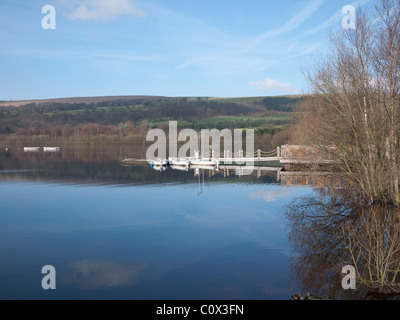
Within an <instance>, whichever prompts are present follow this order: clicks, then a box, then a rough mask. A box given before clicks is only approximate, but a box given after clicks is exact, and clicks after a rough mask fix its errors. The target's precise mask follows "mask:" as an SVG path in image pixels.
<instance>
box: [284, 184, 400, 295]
mask: <svg viewBox="0 0 400 320" xmlns="http://www.w3.org/2000/svg"><path fill="white" fill-rule="evenodd" d="M355 199H356V200H355ZM397 215H398V213H397V212H395V211H394V210H392V209H390V208H387V207H382V206H380V205H373V204H368V203H365V202H363V201H362V199H361V197H360V196H359V195H358V194H356V193H355V192H354V190H351V189H342V190H333V189H323V190H320V192H319V194H314V195H310V196H307V197H303V198H299V199H296V200H294V201H293V202H292V204H291V205H290V206H289V208H288V210H287V213H286V216H287V218H288V221H289V237H290V241H291V242H292V245H293V248H294V253H295V255H294V258H293V260H292V264H291V274H292V279H291V281H292V282H293V284H294V286H295V287H297V288H299V289H300V290H302V292H312V293H314V294H316V295H319V296H329V297H331V298H333V299H365V298H395V297H397V296H396V294H398V293H399V292H400V274H399V273H400V223H399V220H398V216H397ZM346 265H352V266H354V267H356V271H357V272H356V273H357V290H356V291H352V290H348V291H346V290H344V289H343V288H342V279H343V276H344V275H342V274H341V270H342V267H344V266H346Z"/></svg>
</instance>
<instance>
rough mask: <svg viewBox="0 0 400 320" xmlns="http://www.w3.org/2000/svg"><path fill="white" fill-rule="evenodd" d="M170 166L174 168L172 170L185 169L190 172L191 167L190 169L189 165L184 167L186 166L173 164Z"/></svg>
mask: <svg viewBox="0 0 400 320" xmlns="http://www.w3.org/2000/svg"><path fill="white" fill-rule="evenodd" d="M169 168H170V169H172V170H177V171H185V172H189V169H190V167H189V166H187V167H184V166H173V165H172V166H170V167H169Z"/></svg>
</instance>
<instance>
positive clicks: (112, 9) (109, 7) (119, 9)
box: [68, 0, 145, 21]
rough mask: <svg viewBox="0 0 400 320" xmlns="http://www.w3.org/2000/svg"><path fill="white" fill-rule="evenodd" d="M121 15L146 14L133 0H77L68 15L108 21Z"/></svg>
mask: <svg viewBox="0 0 400 320" xmlns="http://www.w3.org/2000/svg"><path fill="white" fill-rule="evenodd" d="M121 15H129V16H135V17H143V16H144V15H145V14H144V12H143V11H142V10H141V9H139V8H138V7H137V6H135V5H134V3H133V1H132V0H80V1H75V3H74V10H73V11H72V13H70V14H69V15H68V17H69V18H70V19H73V20H103V21H108V20H112V19H115V18H117V17H118V16H121Z"/></svg>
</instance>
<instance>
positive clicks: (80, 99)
mask: <svg viewBox="0 0 400 320" xmlns="http://www.w3.org/2000/svg"><path fill="white" fill-rule="evenodd" d="M159 98H165V97H161V96H160V97H159V96H105V97H76V98H59V99H41V100H20V101H0V106H11V107H20V106H23V105H27V104H33V103H35V104H49V103H70V104H74V103H82V104H92V103H98V102H105V101H123V100H133V99H159Z"/></svg>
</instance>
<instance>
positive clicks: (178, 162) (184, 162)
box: [168, 158, 191, 167]
mask: <svg viewBox="0 0 400 320" xmlns="http://www.w3.org/2000/svg"><path fill="white" fill-rule="evenodd" d="M168 161H169V163H170V165H171V166H177V167H189V166H190V164H191V162H190V160H189V159H185V158H182V159H174V158H169V160H168Z"/></svg>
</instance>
